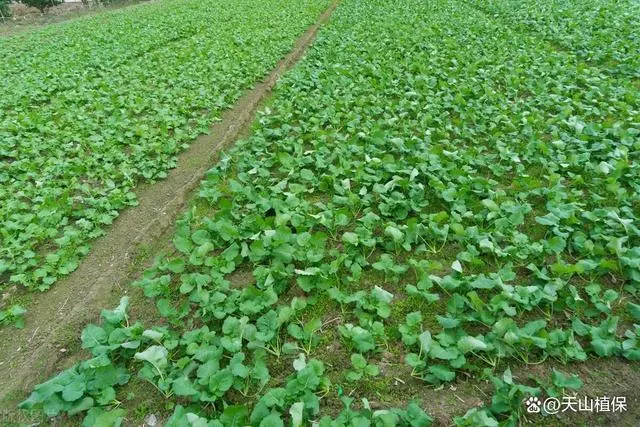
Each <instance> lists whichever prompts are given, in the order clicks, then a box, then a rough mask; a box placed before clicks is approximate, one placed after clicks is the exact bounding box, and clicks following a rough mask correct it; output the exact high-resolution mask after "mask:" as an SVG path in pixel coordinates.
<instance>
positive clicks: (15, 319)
mask: <svg viewBox="0 0 640 427" xmlns="http://www.w3.org/2000/svg"><path fill="white" fill-rule="evenodd" d="M26 313H27V310H26V309H25V308H24V307H22V306H21V305H17V304H14V305H12V306H11V307H9V308H8V309H6V310H0V326H5V325H12V326H14V327H16V328H18V329H22V328H24V315H25V314H26Z"/></svg>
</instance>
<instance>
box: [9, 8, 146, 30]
mask: <svg viewBox="0 0 640 427" xmlns="http://www.w3.org/2000/svg"><path fill="white" fill-rule="evenodd" d="M146 1H153V0H121V1H118V2H115V3H112V4H109V5H107V6H104V5H101V4H98V3H96V2H95V1H94V2H90V3H89V4H87V5H85V4H83V3H82V2H81V1H73V2H69V3H62V4H59V5H57V6H54V7H51V8H49V9H48V10H47V11H46V12H45V13H41V12H40V11H39V10H38V9H36V8H35V7H29V6H27V5H25V4H22V3H11V4H10V5H9V7H10V8H11V14H12V16H9V17H4V19H3V18H2V17H1V16H0V37H2V36H10V35H13V34H16V33H20V32H23V31H27V30H33V29H35V28H38V27H42V26H45V25H49V24H55V23H58V22H64V21H69V20H71V19H75V18H81V17H84V16H92V15H97V14H99V13H103V12H106V11H108V10H113V9H120V8H123V7H127V6H131V5H133V4H137V3H141V2H146Z"/></svg>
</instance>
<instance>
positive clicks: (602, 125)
mask: <svg viewBox="0 0 640 427" xmlns="http://www.w3.org/2000/svg"><path fill="white" fill-rule="evenodd" d="M284 3H287V2H284ZM565 3H567V4H568V5H569V6H565V5H564V3H563V4H560V3H558V2H552V1H543V2H530V3H528V4H526V5H521V4H520V3H519V2H515V0H491V1H486V2H480V1H475V0H473V1H459V0H455V1H434V2H424V1H419V0H407V1H404V2H397V1H390V0H371V1H367V2H362V1H356V0H343V1H342V2H341V3H340V5H339V6H338V8H337V10H336V11H335V15H333V17H332V20H331V21H330V23H329V24H328V25H327V26H326V27H325V28H323V29H322V30H321V31H320V33H319V35H318V38H317V40H316V43H315V44H314V47H313V48H312V49H311V50H310V51H309V52H308V53H307V55H306V56H305V58H304V59H303V60H302V61H301V62H300V63H299V64H298V65H297V66H296V67H295V68H294V69H293V70H292V71H291V72H290V73H288V74H287V75H286V76H284V77H283V79H282V80H281V82H280V83H279V85H278V87H277V88H276V90H275V91H274V94H273V99H272V100H271V101H270V103H269V106H268V107H265V110H264V111H263V112H262V113H261V114H260V115H259V118H258V120H257V123H256V125H255V128H254V131H253V133H252V134H251V135H250V136H249V137H248V138H247V139H246V140H243V141H239V142H238V143H237V144H236V145H235V146H234V147H233V148H232V149H230V150H229V152H228V153H225V155H224V156H222V158H221V160H220V161H219V162H218V164H217V165H216V166H215V167H213V168H212V169H211V170H210V171H209V172H208V174H207V177H206V179H205V180H204V181H203V182H202V183H201V185H200V188H199V190H198V197H197V200H196V201H195V205H196V207H195V208H193V209H190V210H188V211H187V212H186V213H185V214H184V216H183V217H182V218H181V219H180V220H179V221H178V223H177V227H176V233H175V236H174V238H173V245H174V247H175V252H174V253H172V254H170V255H169V256H164V257H161V258H159V259H158V261H157V262H156V264H155V265H154V266H153V267H152V268H151V269H150V270H149V271H148V272H146V273H145V275H144V277H142V278H141V279H140V280H139V281H138V282H137V283H136V285H137V286H139V287H140V288H142V289H143V291H144V293H145V295H146V296H147V297H148V298H151V299H152V300H153V302H154V303H155V305H156V307H157V308H158V309H159V313H160V314H161V316H163V317H164V318H165V320H166V321H167V324H168V325H169V326H167V327H166V328H155V329H151V330H147V331H143V330H141V331H140V332H136V331H137V330H138V329H135V328H134V329H135V331H134V330H130V331H129V330H125V331H122V332H118V333H117V334H116V336H117V337H119V338H117V339H115V338H114V340H115V341H112V340H111V335H112V334H113V333H114V331H115V330H118V329H122V326H118V327H117V328H116V329H113V330H110V329H109V328H110V327H107V326H100V327H98V326H95V327H89V328H87V329H86V330H85V333H83V346H85V348H87V349H90V350H91V351H92V352H94V354H95V352H97V353H102V352H110V353H109V354H111V355H113V354H114V353H113V352H116V353H115V354H117V356H118V359H117V360H116V363H120V361H121V362H122V363H123V364H124V366H126V367H127V369H129V370H131V371H134V370H135V371H136V372H137V374H138V375H139V376H140V377H142V378H144V379H145V380H147V381H148V382H149V383H151V384H153V386H155V388H157V389H158V390H159V392H160V393H162V395H163V396H164V398H165V399H167V400H168V401H170V402H171V403H172V404H173V403H175V404H177V403H180V404H181V405H182V406H176V407H175V411H174V413H173V416H172V418H171V420H170V422H169V425H176V426H178V425H180V426H182V425H212V426H213V425H215V426H217V425H221V424H222V425H233V424H234V423H235V424H242V425H265V426H271V425H273V426H280V425H285V424H286V425H289V424H292V425H300V424H304V423H307V422H309V421H311V420H321V421H319V423H320V424H321V425H326V426H338V425H350V424H355V425H376V426H387V425H389V426H390V425H396V424H397V425H428V424H429V423H430V422H431V421H430V419H429V417H428V416H427V415H426V414H425V413H424V412H423V411H422V410H421V409H420V408H419V407H418V406H417V405H415V404H412V405H409V406H407V408H406V409H401V408H386V409H380V410H372V409H371V408H370V407H369V405H368V402H367V401H366V399H365V400H361V401H362V405H360V404H359V403H358V405H357V409H356V407H355V406H356V405H353V406H354V407H353V408H352V403H353V402H354V400H352V398H351V397H346V396H344V395H342V396H341V397H342V401H343V404H344V409H343V410H342V411H341V413H340V414H339V415H338V416H337V418H336V419H332V418H331V417H328V416H326V412H324V411H323V410H326V408H323V403H324V402H323V400H322V398H323V397H324V396H326V394H327V393H329V392H330V390H331V384H330V381H329V378H334V379H335V378H339V379H340V380H342V379H343V378H344V379H345V382H346V383H348V386H349V387H350V388H352V389H354V390H355V391H354V393H358V394H359V395H358V396H357V397H359V398H363V397H365V396H363V394H364V393H366V392H367V391H369V390H365V388H364V387H360V386H361V385H362V384H367V385H369V383H373V382H374V381H371V380H370V378H371V377H373V376H375V374H377V371H378V370H377V369H376V366H375V365H374V364H373V363H370V361H371V360H374V358H375V360H378V358H379V357H387V356H388V354H387V353H393V354H392V355H393V356H396V357H397V359H398V360H402V361H403V362H404V363H405V364H406V365H407V366H408V367H409V368H410V371H411V375H412V376H413V377H414V378H415V379H417V380H419V381H424V382H425V383H426V384H424V385H425V386H433V387H444V386H446V384H445V383H448V382H451V381H454V380H456V379H457V380H460V381H462V380H463V379H464V378H466V377H473V378H487V379H490V380H491V382H492V383H493V385H494V387H495V392H494V394H493V396H492V397H491V400H490V401H487V402H485V406H484V407H477V408H472V409H471V410H469V411H468V412H467V413H466V414H465V415H461V416H459V417H456V418H455V423H456V424H458V425H463V426H477V425H487V426H489V425H517V424H518V422H519V418H520V416H521V415H522V411H523V409H524V406H523V404H522V399H523V398H525V397H526V396H531V395H536V396H537V395H539V394H540V393H542V391H543V390H542V389H544V392H546V393H547V394H549V395H560V394H561V393H565V392H568V391H569V390H576V389H577V388H579V386H580V385H581V380H580V379H579V378H577V377H576V376H575V375H574V374H572V373H571V372H570V369H571V366H572V363H575V362H580V361H584V360H586V359H588V358H594V357H624V358H627V359H628V360H632V361H635V360H638V359H639V358H640V351H639V347H638V343H639V338H638V337H639V336H640V335H639V334H640V326H639V325H636V324H634V323H633V322H635V323H639V322H638V321H639V319H640V308H639V307H640V302H639V301H638V297H639V296H640V294H639V292H638V289H639V288H638V285H639V284H640V230H639V229H638V226H637V224H638V223H639V221H638V210H637V206H638V203H639V202H640V198H639V194H640V193H639V189H640V188H639V187H638V178H637V177H638V176H640V174H639V172H640V171H639V170H638V168H639V164H638V162H637V161H635V157H634V156H636V154H637V152H638V149H639V148H640V146H639V145H638V142H637V141H638V135H639V134H640V133H639V130H638V127H637V122H638V120H637V117H636V116H637V110H638V109H637V105H638V92H637V87H635V84H637V82H635V83H634V78H637V76H636V74H634V73H637V70H638V69H639V68H638V67H635V69H633V68H632V67H631V66H632V65H634V64H635V63H636V62H637V58H635V57H631V56H630V55H628V52H629V51H630V49H631V50H633V48H634V47H635V45H634V44H633V43H635V42H634V41H633V40H635V39H634V38H632V37H627V38H624V39H622V38H619V37H618V35H617V34H618V33H617V32H616V31H610V30H609V29H607V28H608V27H607V26H606V25H605V23H604V22H601V21H600V20H599V19H595V17H596V16H597V13H596V10H602V11H603V12H602V13H603V14H604V15H603V16H610V17H616V16H617V18H615V19H614V20H613V21H612V22H614V23H615V24H614V25H613V26H619V27H620V28H619V30H620V34H626V35H629V34H630V29H631V28H632V27H633V25H632V24H633V22H632V21H631V20H629V16H630V15H628V14H627V12H624V13H620V14H619V15H616V13H615V11H614V9H615V7H613V6H612V5H613V3H612V2H606V1H604V0H603V1H595V2H577V1H569V2H565ZM578 3H580V4H578ZM624 3H625V5H626V6H628V8H629V9H630V10H635V11H637V7H638V6H637V5H635V4H632V2H629V1H626V0H625V2H624ZM243 4H244V3H243ZM573 6H575V7H576V10H581V11H584V12H585V14H586V16H590V17H592V18H594V19H595V22H591V23H590V24H596V25H595V28H597V29H601V30H602V31H601V32H599V31H593V30H592V29H591V28H592V27H591V26H590V24H589V25H587V24H584V23H582V22H575V25H572V24H571V22H572V21H574V20H578V18H579V14H578V15H576V14H574V13H573V12H572V9H571V7H573ZM254 9H260V8H254ZM487 11H490V12H491V13H487ZM255 13H257V12H255ZM262 13H266V12H261V13H258V14H257V15H254V11H253V9H252V10H251V13H247V15H248V16H253V17H256V19H257V18H258V17H259V16H261V14H262ZM292 13H293V12H292ZM565 13H566V14H568V15H567V16H568V18H567V19H568V21H565V19H564V18H562V16H564V15H563V14H565ZM305 16H306V15H305ZM547 16H548V17H547ZM229 19H230V22H235V21H233V19H232V18H231V17H230V18H229ZM529 20H531V21H530V22H531V25H532V27H533V28H541V32H540V33H541V34H542V37H540V36H538V34H537V33H536V32H535V31H530V30H529V29H528V28H527V25H528V23H529ZM248 21H251V20H248ZM287 22H288V21H287ZM511 24H513V25H511ZM194 25H195V24H194ZM229 25H231V24H229ZM236 25H241V24H240V23H237V22H236ZM247 25H250V24H247ZM251 25H252V26H251V28H253V24H251ZM256 25H257V24H256ZM291 26H292V28H293V27H294V26H293V24H291ZM222 27H225V28H226V29H227V30H229V28H230V27H228V26H227V24H225V25H222ZM285 27H286V28H288V27H289V25H285ZM241 28H242V29H238V30H237V31H228V32H229V33H230V34H234V35H233V38H232V39H228V38H224V37H228V36H226V35H219V36H220V37H222V39H223V40H225V41H226V42H228V44H229V45H230V46H236V47H237V48H238V50H240V51H241V52H244V54H241V53H238V55H240V58H241V59H244V61H242V67H239V68H243V67H250V68H253V67H256V68H257V69H260V70H262V68H261V67H258V66H257V65H254V66H252V65H251V64H255V63H254V62H253V61H252V59H255V58H254V57H253V56H251V57H245V56H244V55H245V54H246V55H249V53H247V52H254V54H255V52H258V51H260V48H261V47H263V43H262V42H260V41H255V42H254V41H253V37H252V35H254V32H253V31H247V32H246V33H245V32H244V27H241ZM296 28H298V27H297V26H296ZM301 28H302V27H300V29H301ZM291 30H292V29H291ZM212 31H214V33H213V34H217V33H216V30H212ZM256 31H257V30H256ZM272 31H275V30H273V29H264V32H265V33H267V34H271V33H272ZM292 31H293V30H292ZM259 33H261V32H259ZM225 34H226V33H225ZM287 34H288V30H287ZM582 34H586V35H587V38H586V39H585V40H586V42H585V43H584V44H583V43H580V41H579V40H580V36H581V35H582ZM600 35H602V37H603V38H601V37H600ZM213 37H214V36H213V35H209V34H207V35H204V34H201V33H197V35H195V36H194V37H193V38H194V41H193V43H194V44H190V43H189V44H188V45H187V46H186V47H188V48H189V49H186V50H185V52H191V50H195V51H196V52H198V55H200V56H203V55H204V53H205V52H206V55H204V56H206V58H207V61H202V60H197V61H196V60H193V61H191V60H190V61H188V67H186V68H187V69H189V67H194V72H202V73H203V76H207V78H210V79H211V81H215V82H219V83H220V85H221V86H220V87H217V88H216V90H220V91H224V90H226V89H229V88H228V87H227V85H234V83H233V82H229V81H227V80H229V79H226V78H225V79H222V78H221V77H220V76H221V75H219V74H215V75H214V74H211V73H210V72H209V71H208V70H203V69H202V68H200V67H205V66H204V65H202V64H209V65H207V67H209V66H211V67H217V66H218V65H219V66H220V67H222V68H224V67H235V66H236V65H237V64H238V63H239V62H238V58H236V57H233V56H232V55H231V54H230V57H233V58H234V60H233V61H231V60H228V59H226V57H225V58H223V59H221V60H220V61H215V60H214V59H218V58H217V57H214V58H212V57H210V56H209V55H210V52H214V51H215V49H212V48H213V47H214V46H216V45H215V44H214V42H213V40H209V38H211V39H213ZM607 37H610V38H612V39H614V40H616V41H617V43H609V42H608V41H607V42H605V41H606V40H608V39H607ZM559 39H561V40H560V41H561V43H556V42H557V41H559ZM198 43H202V48H200V47H199V46H198ZM225 46H226V45H225ZM232 49H234V48H232ZM582 49H587V50H586V51H584V52H583V50H582ZM589 49H592V50H593V52H594V54H595V55H596V56H597V58H596V56H594V59H596V60H594V61H592V60H591V56H589V52H588V50H589ZM267 51H268V52H269V55H268V56H269V58H271V55H270V53H271V51H270V49H268V50H267ZM605 52H608V54H609V55H610V57H607V56H606V55H605V54H604V53H605ZM163 54H164V55H168V53H167V52H166V51H163ZM176 54H177V55H182V54H183V51H182V50H180V51H179V52H178V53H176ZM184 54H185V55H186V54H187V53H184ZM256 55H257V54H256ZM585 55H586V56H585ZM611 59H615V60H611ZM227 61H230V62H227ZM618 61H621V62H618ZM194 64H195V65H194ZM567 64H572V65H574V66H572V67H570V68H568V67H567ZM158 68H159V69H163V70H165V71H166V69H165V68H163V67H158ZM233 69H234V70H236V68H233ZM180 70H181V72H186V69H183V68H181V69H180ZM634 70H635V71H634ZM134 71H135V70H134ZM236 72H237V73H240V72H241V71H239V69H238V70H236ZM176 73H178V72H176ZM178 74H179V73H178ZM188 75H190V74H188ZM190 76H191V75H190ZM224 76H226V74H224ZM196 77H197V78H199V77H200V76H191V78H193V79H196ZM216 77H218V78H216ZM185 78H186V77H185ZM203 78H204V77H203ZM180 79H181V78H180ZM231 80H233V79H231ZM196 81H200V80H196ZM207 81H208V80H207ZM234 88H235V89H236V90H238V91H239V90H240V86H237V87H236V86H235V85H234ZM202 90H203V91H204V92H203V96H205V97H206V96H208V94H210V92H208V91H209V90H213V89H211V88H205V89H202ZM231 92H233V93H235V92H234V91H233V90H232V91H231ZM171 94H173V93H171ZM178 98H180V97H178ZM152 101H153V99H152V100H150V101H149V102H152ZM140 102H144V101H140ZM196 105H197V104H196ZM225 105H226V104H225ZM193 106H194V104H192V103H185V109H187V110H189V109H190V108H192V107H193ZM143 111H145V110H143ZM189 111H191V110H189ZM163 114H164V113H163ZM145 123H146V122H145ZM153 129H155V128H153ZM176 129H180V128H179V127H176ZM154 141H156V142H159V141H163V143H164V142H166V140H162V139H161V138H160V137H158V139H157V140H154ZM180 141H182V140H180ZM174 142H175V141H174ZM162 146H163V147H165V146H164V145H162ZM136 147H137V146H135V145H134V147H133V148H136ZM167 150H168V151H170V152H171V153H172V155H173V153H174V151H175V150H173V147H168V148H167ZM133 152H134V153H137V151H136V150H135V149H134V150H133ZM162 152H163V153H164V151H162ZM149 157H150V156H148V152H146V153H145V155H141V156H140V157H138V158H137V160H140V159H146V161H150V160H149V159H148V158H149ZM151 157H152V156H151ZM123 162H124V166H123V167H126V166H127V163H126V161H125V160H123ZM147 165H148V163H147ZM154 168H155V165H154ZM154 168H152V169H153V170H154V171H160V169H154ZM154 173H155V172H154ZM158 173H161V172H158ZM153 176H154V177H155V176H156V175H153ZM118 188H119V187H118ZM29 255H31V254H29ZM11 268H12V267H10V266H7V267H6V268H5V270H9V269H11ZM245 273H246V274H245ZM122 311H123V310H115V311H114V312H113V313H112V314H110V315H107V317H111V316H113V319H114V320H115V319H120V318H122V314H121V313H122ZM403 316H404V318H403ZM623 325H624V326H625V327H626V328H625V327H623ZM140 329H142V328H140ZM125 339H126V340H125ZM136 342H138V344H136ZM125 343H127V344H126V346H124V347H123V344H125ZM129 347H130V348H129ZM333 351H335V352H336V355H337V356H338V357H344V355H345V354H346V355H352V356H351V360H345V361H342V362H346V364H345V363H334V362H335V361H334V360H333V356H335V355H333V354H330V353H331V352H333ZM112 357H113V356H112ZM325 357H326V358H328V359H331V363H330V362H329V360H320V359H324V358H325ZM547 361H553V362H554V365H553V366H556V364H558V365H559V364H563V365H565V366H566V370H567V372H564V371H563V372H560V371H554V372H553V374H552V376H551V380H550V381H546V382H544V383H543V382H542V381H538V383H539V384H540V385H541V387H532V386H529V385H527V384H523V383H518V382H516V381H514V378H513V376H512V374H511V371H510V370H506V371H505V372H504V374H503V375H502V376H501V377H496V376H495V371H496V370H498V369H499V370H500V371H502V370H503V366H505V365H512V364H513V365H518V366H520V367H523V368H524V367H526V366H527V365H531V364H541V363H544V362H547ZM323 362H326V363H323ZM349 362H351V363H349ZM338 369H339V370H341V371H340V372H335V371H336V370H338ZM564 369H565V368H563V370H564ZM331 370H333V372H331ZM272 371H273V372H272ZM343 371H346V372H343ZM399 371H400V372H402V370H399ZM332 374H333V375H332ZM407 375H408V374H407ZM345 377H346V378H345ZM347 380H350V382H348V381H347ZM407 380H413V381H415V380H414V379H409V378H407ZM338 387H339V390H341V388H340V384H338ZM372 391H374V392H375V391H379V390H372ZM83 393H84V392H83ZM239 395H240V396H243V397H244V398H246V399H247V400H248V401H249V403H248V404H247V405H246V406H244V405H243V406H237V405H227V404H228V403H230V402H238V401H240V399H239ZM38 396H39V395H38ZM83 396H84V395H83ZM72 397H75V395H72ZM89 397H91V398H93V397H92V395H91V393H89ZM38 399H40V398H39V397H38V398H37V399H36V401H38V402H39V400H38ZM60 399H63V398H62V397H60ZM40 400H42V399H40ZM34 407H37V406H36V405H35V403H34ZM203 408H204V409H203ZM107 409H109V408H107Z"/></svg>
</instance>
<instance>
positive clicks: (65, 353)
mask: <svg viewBox="0 0 640 427" xmlns="http://www.w3.org/2000/svg"><path fill="white" fill-rule="evenodd" d="M337 3H338V2H337V1H334V2H332V4H331V5H330V6H329V7H328V9H327V10H326V11H325V12H323V13H322V14H321V15H320V17H319V18H318V19H317V21H316V23H315V24H314V25H313V26H311V27H310V28H308V29H307V31H306V32H305V33H304V34H303V35H302V36H300V37H299V38H298V40H297V41H296V43H295V45H294V47H293V49H292V50H291V51H290V52H289V53H288V54H287V55H286V56H285V57H284V58H283V59H281V60H280V62H279V63H278V64H277V66H276V67H275V68H274V69H273V70H272V71H271V73H270V74H269V75H268V76H267V77H266V78H265V79H264V80H263V81H262V82H259V83H257V84H256V85H255V86H254V87H253V88H252V89H251V90H249V91H248V92H247V93H245V94H244V95H243V96H242V97H241V98H240V99H239V100H238V101H236V103H235V104H234V106H233V107H232V108H231V109H229V110H227V111H226V112H225V113H224V114H223V115H222V119H221V121H218V122H217V123H215V124H214V125H213V126H212V127H211V128H210V132H209V134H207V135H201V136H200V137H198V138H197V139H195V140H194V141H193V142H192V143H191V145H190V147H189V148H188V149H187V150H186V151H184V152H183V153H182V154H181V155H180V156H179V157H178V162H177V166H176V168H175V169H173V170H172V171H171V172H170V173H169V175H168V177H167V178H166V179H164V180H162V181H160V182H157V183H155V184H142V185H140V186H139V187H138V188H137V189H136V194H137V196H138V201H139V205H138V206H136V207H132V208H129V209H126V210H124V211H122V212H121V214H120V216H119V217H118V218H117V220H116V221H115V222H114V224H113V225H112V226H111V227H110V229H108V230H107V233H106V235H105V236H103V237H100V238H98V239H96V240H94V241H93V242H92V246H91V251H90V252H89V254H88V255H87V256H86V257H85V258H84V259H83V261H82V263H81V264H80V266H79V268H78V269H77V270H76V271H74V272H73V273H72V274H71V275H69V276H67V277H66V278H64V279H61V280H60V281H58V282H57V283H56V284H55V285H54V286H53V287H52V288H51V289H49V290H48V291H47V292H44V293H39V294H30V295H27V296H26V297H27V298H28V299H29V304H28V310H29V312H28V314H27V319H26V326H25V328H24V329H15V328H12V327H6V328H3V329H2V330H0V342H1V343H2V345H1V346H0V373H1V374H0V420H2V419H4V420H5V421H7V419H8V418H9V419H11V418H14V417H16V418H20V417H21V415H20V414H19V412H18V411H17V409H16V405H17V403H18V402H20V401H21V400H23V399H24V398H25V397H26V396H27V394H28V393H29V392H30V391H31V389H32V388H33V386H34V385H36V384H38V383H40V382H42V381H44V380H46V379H48V378H49V377H50V376H51V375H52V374H54V373H55V372H57V371H58V370H59V369H60V368H61V367H66V366H68V365H70V364H71V363H72V362H73V361H74V360H75V359H77V358H79V357H81V352H80V344H79V336H80V332H81V330H82V328H84V326H86V324H87V323H89V322H97V321H98V319H99V316H100V311H101V310H102V309H103V308H109V307H111V306H115V305H117V302H118V300H119V299H120V297H121V296H122V295H130V297H131V300H132V301H131V302H132V315H133V316H134V317H136V318H139V317H140V316H139V315H137V314H136V313H135V310H137V311H140V312H141V313H140V314H143V315H146V316H147V317H149V316H153V315H154V314H152V312H153V313H155V308H154V307H153V304H151V307H149V304H147V301H145V298H144V296H143V295H142V293H141V292H139V291H138V290H136V289H133V288H131V287H129V283H130V281H131V280H132V279H134V278H136V277H139V275H140V274H141V272H142V271H144V269H145V268H146V267H148V266H149V264H150V262H151V261H153V259H152V258H153V255H154V254H157V253H159V251H161V250H163V248H165V247H167V245H168V243H169V241H170V238H171V236H172V234H173V231H174V229H173V227H174V221H175V219H176V218H177V217H178V216H179V215H180V214H181V213H182V212H183V211H184V209H185V208H186V207H187V206H188V205H189V202H190V200H191V199H192V198H193V196H194V193H195V190H196V188H197V186H198V184H199V183H200V181H201V180H202V178H203V177H204V176H205V174H206V172H207V171H208V170H209V169H210V168H211V167H212V166H213V165H214V164H215V162H216V161H217V159H218V155H219V153H220V152H221V150H223V149H224V148H226V147H229V146H230V145H231V144H233V143H234V141H236V140H238V139H239V138H241V137H243V136H246V134H248V132H249V130H250V128H251V125H252V123H253V121H254V118H255V115H256V113H257V111H258V109H259V108H260V106H261V105H262V104H263V103H264V102H265V101H266V100H267V98H268V97H269V95H270V92H271V90H272V89H273V87H274V86H275V85H276V83H277V81H278V79H279V78H280V76H281V75H282V74H283V73H285V72H286V71H287V70H289V69H290V68H292V67H293V66H294V65H295V64H296V63H297V62H298V61H299V60H300V59H301V58H302V57H303V55H304V53H305V51H306V50H307V48H308V47H309V46H310V44H311V43H312V42H313V40H314V39H315V36H316V33H317V31H318V29H319V28H320V26H322V24H324V23H325V22H326V21H327V20H328V19H329V17H330V16H331V13H332V12H333V10H334V9H335V7H336V6H337ZM16 421H18V420H16ZM0 423H1V422H0Z"/></svg>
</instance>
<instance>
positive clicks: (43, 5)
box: [20, 0, 63, 13]
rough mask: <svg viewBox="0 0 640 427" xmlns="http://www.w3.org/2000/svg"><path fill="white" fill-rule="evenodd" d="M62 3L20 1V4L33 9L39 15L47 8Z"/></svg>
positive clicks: (40, 0) (53, 0) (35, 0)
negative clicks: (37, 11) (36, 10)
mask: <svg viewBox="0 0 640 427" xmlns="http://www.w3.org/2000/svg"><path fill="white" fill-rule="evenodd" d="M62 1H63V0H20V3H24V4H26V5H27V6H30V7H35V8H36V9H38V10H39V11H40V12H41V13H44V12H46V11H47V10H48V9H49V8H51V7H55V6H57V5H59V4H62Z"/></svg>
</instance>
